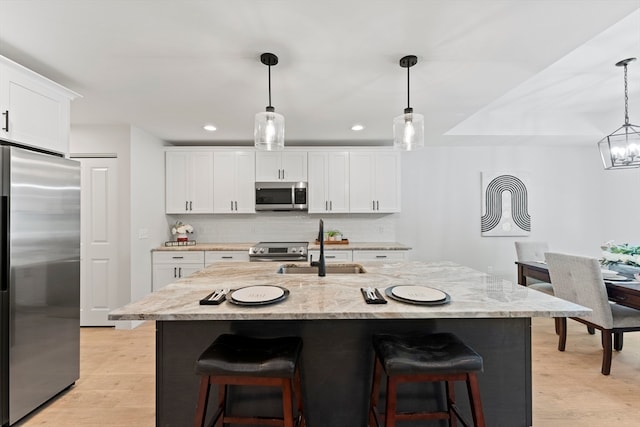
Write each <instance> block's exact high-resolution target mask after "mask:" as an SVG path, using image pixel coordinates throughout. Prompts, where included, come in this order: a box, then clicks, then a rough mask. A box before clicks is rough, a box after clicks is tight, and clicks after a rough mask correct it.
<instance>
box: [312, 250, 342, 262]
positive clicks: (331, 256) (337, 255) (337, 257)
mask: <svg viewBox="0 0 640 427" xmlns="http://www.w3.org/2000/svg"><path fill="white" fill-rule="evenodd" d="M311 257H313V260H314V261H318V260H319V259H320V251H315V250H314V251H309V259H311ZM351 259H352V256H351V251H327V250H325V251H324V260H325V261H326V262H351Z"/></svg>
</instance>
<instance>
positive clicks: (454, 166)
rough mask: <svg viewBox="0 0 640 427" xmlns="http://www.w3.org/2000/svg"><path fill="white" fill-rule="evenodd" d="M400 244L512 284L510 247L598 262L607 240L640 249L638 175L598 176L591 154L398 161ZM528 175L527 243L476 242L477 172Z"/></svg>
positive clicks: (471, 154)
mask: <svg viewBox="0 0 640 427" xmlns="http://www.w3.org/2000/svg"><path fill="white" fill-rule="evenodd" d="M402 166H403V176H402V182H403V194H402V213H401V214H398V215H397V216H396V217H397V218H396V219H397V228H396V235H397V239H398V241H399V242H402V243H405V244H408V245H410V246H412V247H413V248H414V250H413V251H412V252H411V257H412V258H413V259H420V260H452V261H455V262H458V263H461V264H465V265H468V266H471V267H473V268H476V269H478V270H482V271H489V270H491V271H493V273H494V274H498V275H501V276H504V277H505V278H508V279H509V280H515V278H516V269H515V266H514V264H513V263H514V261H515V248H514V242H515V241H516V240H519V239H529V240H543V241H547V242H548V243H549V246H550V248H551V250H554V251H562V252H571V253H579V254H584V255H590V256H596V257H597V256H599V254H600V248H599V247H600V244H602V243H603V242H604V241H606V240H609V239H615V240H616V241H617V242H623V241H628V242H635V243H636V244H640V221H639V219H638V218H639V214H638V212H640V170H638V169H634V170H624V171H604V170H603V168H602V165H601V163H600V158H599V154H598V152H597V149H596V147H595V145H594V146H593V147H592V146H589V147H568V146H564V147H550V146H545V147H490V146H483V147H429V148H426V149H425V150H423V151H418V152H407V153H403V163H402ZM483 171H486V172H506V171H509V172H515V173H517V172H528V173H529V176H530V188H529V208H530V209H529V213H530V215H531V218H532V231H531V234H530V236H528V237H519V238H516V237H481V235H480V217H481V209H482V199H481V172H483Z"/></svg>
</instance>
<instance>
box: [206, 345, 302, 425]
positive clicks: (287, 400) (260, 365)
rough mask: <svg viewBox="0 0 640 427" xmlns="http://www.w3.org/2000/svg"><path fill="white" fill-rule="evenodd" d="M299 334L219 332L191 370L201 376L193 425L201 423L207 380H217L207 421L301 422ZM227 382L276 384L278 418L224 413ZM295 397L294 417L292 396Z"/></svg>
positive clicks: (209, 386) (262, 423)
mask: <svg viewBox="0 0 640 427" xmlns="http://www.w3.org/2000/svg"><path fill="white" fill-rule="evenodd" d="M301 350H302V339H301V338H299V337H279V338H253V337H246V336H241V335H233V334H223V335H220V336H219V337H218V338H216V340H215V341H214V342H213V343H212V344H211V345H210V346H209V347H208V348H207V349H206V350H205V351H204V352H203V353H202V354H201V355H200V357H198V360H197V361H196V366H195V372H196V374H198V375H201V376H202V379H201V380H200V393H199V397H198V403H197V408H196V419H195V426H196V427H204V425H205V417H206V412H207V404H208V401H209V391H210V388H211V384H218V408H217V411H216V414H215V415H214V417H213V421H212V423H211V425H216V423H218V422H219V423H220V424H219V425H220V426H221V425H223V424H226V423H230V424H260V425H275V426H283V427H294V425H297V426H300V427H302V426H305V425H306V422H305V419H304V413H303V406H302V387H301V381H300V370H299V367H298V360H299V358H300V353H301ZM227 385H254V386H278V387H281V388H282V405H283V417H282V418H265V417H239V416H230V415H228V414H227V413H226V403H227V393H226V392H227ZM294 395H295V398H296V399H297V408H296V412H297V413H296V417H295V419H294V415H293V398H294Z"/></svg>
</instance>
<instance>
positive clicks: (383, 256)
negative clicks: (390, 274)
mask: <svg viewBox="0 0 640 427" xmlns="http://www.w3.org/2000/svg"><path fill="white" fill-rule="evenodd" d="M386 257H387V256H386V255H376V258H386Z"/></svg>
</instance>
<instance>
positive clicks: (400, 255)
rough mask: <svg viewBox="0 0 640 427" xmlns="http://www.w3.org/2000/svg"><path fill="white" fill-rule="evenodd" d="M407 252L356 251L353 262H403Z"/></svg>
mask: <svg viewBox="0 0 640 427" xmlns="http://www.w3.org/2000/svg"><path fill="white" fill-rule="evenodd" d="M404 253H405V251H369V250H354V251H353V262H365V261H403V260H404Z"/></svg>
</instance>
